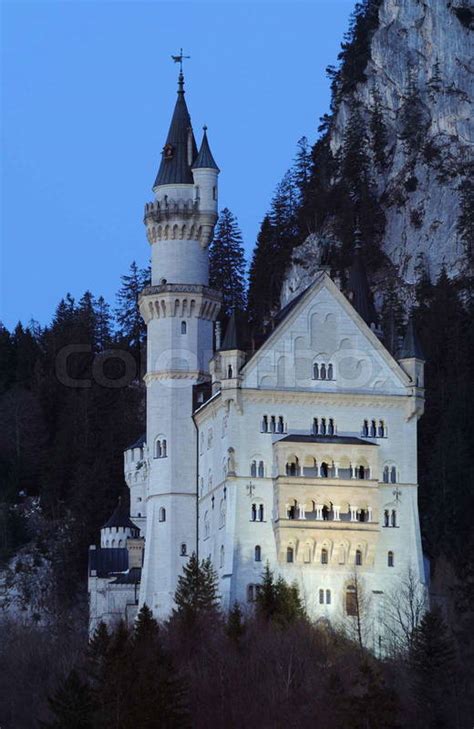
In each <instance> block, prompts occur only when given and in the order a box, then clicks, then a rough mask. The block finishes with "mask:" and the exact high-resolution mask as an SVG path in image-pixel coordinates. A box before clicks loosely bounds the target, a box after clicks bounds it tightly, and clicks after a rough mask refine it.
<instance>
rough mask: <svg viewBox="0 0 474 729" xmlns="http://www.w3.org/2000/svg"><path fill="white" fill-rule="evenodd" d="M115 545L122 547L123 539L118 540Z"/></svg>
mask: <svg viewBox="0 0 474 729" xmlns="http://www.w3.org/2000/svg"><path fill="white" fill-rule="evenodd" d="M117 546H118V547H123V541H122V540H121V539H119V540H118V544H117Z"/></svg>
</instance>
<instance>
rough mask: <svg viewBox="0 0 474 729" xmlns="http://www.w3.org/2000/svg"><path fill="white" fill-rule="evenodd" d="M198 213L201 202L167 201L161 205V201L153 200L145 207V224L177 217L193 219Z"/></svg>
mask: <svg viewBox="0 0 474 729" xmlns="http://www.w3.org/2000/svg"><path fill="white" fill-rule="evenodd" d="M198 211H199V200H167V201H166V202H161V203H160V201H159V200H153V202H149V203H146V205H145V213H144V218H143V222H144V223H145V225H148V224H149V223H161V222H163V221H166V220H173V219H174V218H177V217H183V218H191V217H192V216H193V215H194V214H195V213H197V212H198Z"/></svg>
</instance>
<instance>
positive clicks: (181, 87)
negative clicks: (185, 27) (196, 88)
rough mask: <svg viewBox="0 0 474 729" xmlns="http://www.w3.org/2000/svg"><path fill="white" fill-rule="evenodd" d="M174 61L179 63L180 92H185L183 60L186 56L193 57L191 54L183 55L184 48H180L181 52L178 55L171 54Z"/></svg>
mask: <svg viewBox="0 0 474 729" xmlns="http://www.w3.org/2000/svg"><path fill="white" fill-rule="evenodd" d="M171 58H172V59H173V61H174V62H175V63H179V76H178V93H180V92H182V93H184V90H183V86H184V76H183V60H184V59H185V58H191V56H184V55H183V49H182V48H180V50H179V54H178V55H177V56H171Z"/></svg>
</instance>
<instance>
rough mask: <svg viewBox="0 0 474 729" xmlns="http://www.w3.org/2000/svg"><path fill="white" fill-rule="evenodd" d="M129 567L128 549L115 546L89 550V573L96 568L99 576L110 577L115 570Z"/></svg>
mask: <svg viewBox="0 0 474 729" xmlns="http://www.w3.org/2000/svg"><path fill="white" fill-rule="evenodd" d="M127 569H128V549H127V548H126V547H118V548H116V547H113V548H109V547H107V548H105V549H101V548H99V549H90V550H89V573H90V572H91V570H96V572H97V577H108V576H109V575H110V574H113V573H115V572H124V571H125V570H127Z"/></svg>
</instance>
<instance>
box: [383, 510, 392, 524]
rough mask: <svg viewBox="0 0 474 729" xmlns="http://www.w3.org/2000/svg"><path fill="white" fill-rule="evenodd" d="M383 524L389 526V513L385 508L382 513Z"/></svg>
mask: <svg viewBox="0 0 474 729" xmlns="http://www.w3.org/2000/svg"><path fill="white" fill-rule="evenodd" d="M383 525H384V526H386V527H388V526H390V514H389V511H388V509H385V511H384V513H383Z"/></svg>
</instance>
